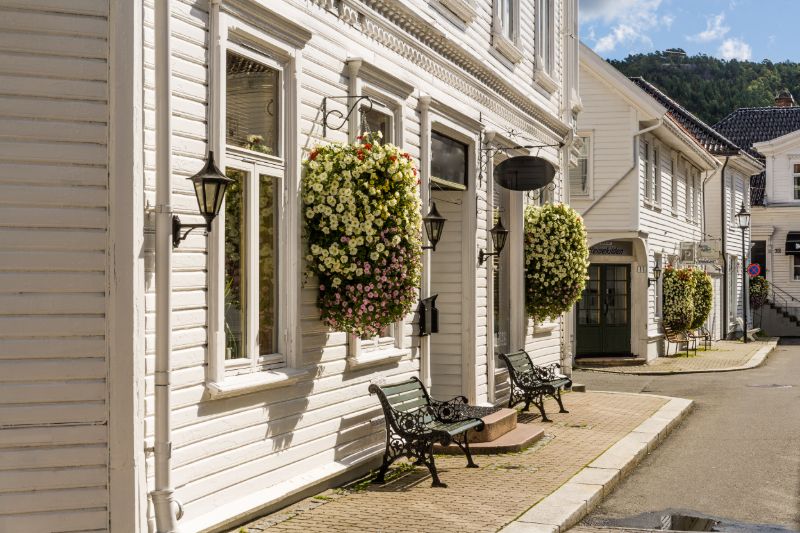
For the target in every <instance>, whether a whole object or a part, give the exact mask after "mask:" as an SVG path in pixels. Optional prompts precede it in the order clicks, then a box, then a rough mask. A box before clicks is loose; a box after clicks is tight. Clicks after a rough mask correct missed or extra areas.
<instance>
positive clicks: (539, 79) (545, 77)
mask: <svg viewBox="0 0 800 533" xmlns="http://www.w3.org/2000/svg"><path fill="white" fill-rule="evenodd" d="M533 79H534V81H536V83H537V84H538V85H539V86H540V87H541V88H542V89H544V90H545V91H547V92H548V93H550V94H553V93H554V92H555V91H556V89H558V83H556V80H554V79H553V78H552V77H551V76H550V75H549V74H548V73H547V72H545V71H544V70H542V69H536V70H535V71H534V73H533Z"/></svg>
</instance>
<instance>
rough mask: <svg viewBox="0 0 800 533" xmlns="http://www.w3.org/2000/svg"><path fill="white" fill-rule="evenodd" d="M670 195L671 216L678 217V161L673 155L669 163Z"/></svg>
mask: <svg viewBox="0 0 800 533" xmlns="http://www.w3.org/2000/svg"><path fill="white" fill-rule="evenodd" d="M669 180H670V187H671V190H670V194H671V200H672V202H671V203H672V214H673V215H675V216H678V161H677V156H676V155H675V154H674V153H673V154H672V157H671V158H670V161H669Z"/></svg>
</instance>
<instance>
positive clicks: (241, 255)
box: [225, 168, 247, 359]
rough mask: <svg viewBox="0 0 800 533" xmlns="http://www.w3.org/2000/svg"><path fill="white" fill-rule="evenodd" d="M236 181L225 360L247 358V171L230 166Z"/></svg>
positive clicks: (229, 219)
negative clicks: (245, 347)
mask: <svg viewBox="0 0 800 533" xmlns="http://www.w3.org/2000/svg"><path fill="white" fill-rule="evenodd" d="M225 174H226V175H227V176H228V177H229V178H231V179H232V180H234V181H233V183H231V184H230V185H228V188H227V189H226V190H225V359H238V358H241V357H247V355H246V354H245V351H244V344H245V343H244V341H245V337H244V332H245V324H246V323H247V322H246V321H245V313H244V310H245V306H246V305H247V302H246V299H245V294H246V292H245V291H246V288H245V280H246V279H247V277H246V272H245V264H246V255H245V251H246V249H247V248H246V243H245V239H246V233H247V232H246V230H245V205H246V204H245V197H244V194H245V186H246V183H247V174H246V173H245V172H242V171H241V170H236V169H232V168H229V169H227V170H226V172H225Z"/></svg>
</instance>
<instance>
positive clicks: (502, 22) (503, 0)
mask: <svg viewBox="0 0 800 533" xmlns="http://www.w3.org/2000/svg"><path fill="white" fill-rule="evenodd" d="M492 46H494V47H495V48H496V49H497V51H499V52H500V53H501V54H503V56H505V57H506V59H508V60H509V61H511V62H512V63H518V62H519V61H520V60H522V50H520V48H519V0H494V13H493V22H492Z"/></svg>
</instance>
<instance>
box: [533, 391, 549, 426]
mask: <svg viewBox="0 0 800 533" xmlns="http://www.w3.org/2000/svg"><path fill="white" fill-rule="evenodd" d="M533 403H534V405H536V407H538V408H539V412H540V413H541V414H542V422H552V420H550V419H549V418H547V413H545V412H544V398H543V397H542V395H541V394H539V395H538V396H535V397H534V399H533Z"/></svg>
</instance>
